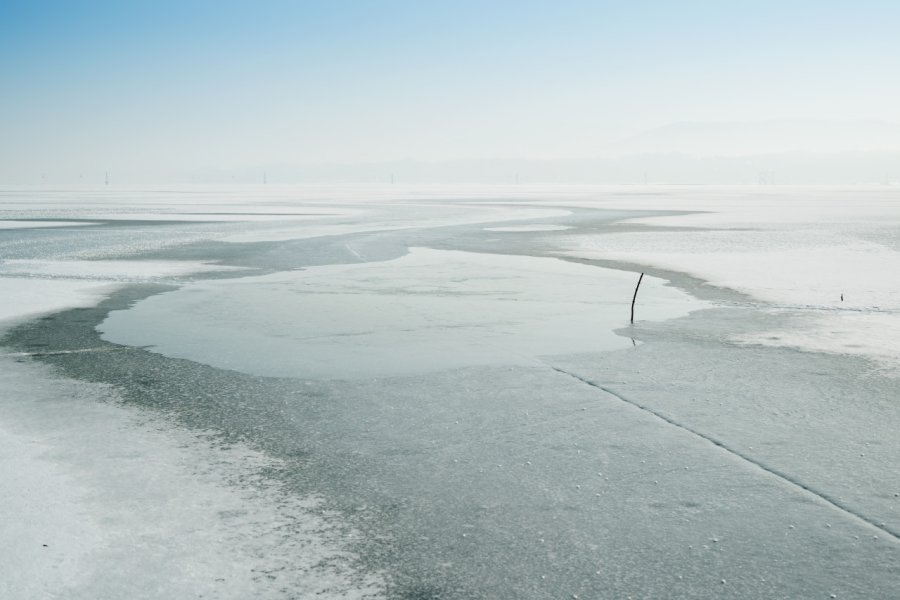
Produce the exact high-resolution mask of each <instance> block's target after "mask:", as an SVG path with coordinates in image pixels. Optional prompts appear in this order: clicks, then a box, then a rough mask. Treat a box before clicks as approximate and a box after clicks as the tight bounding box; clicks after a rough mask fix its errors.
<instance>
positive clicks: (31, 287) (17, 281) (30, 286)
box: [0, 277, 116, 332]
mask: <svg viewBox="0 0 900 600" xmlns="http://www.w3.org/2000/svg"><path fill="white" fill-rule="evenodd" d="M0 285H2V286H3V293H2V294H0V332H2V330H3V327H2V326H3V325H7V326H8V325H9V324H11V323H12V322H15V321H18V320H21V319H23V318H25V317H31V316H36V315H41V314H46V313H51V312H56V311H60V310H65V309H68V308H84V307H88V306H94V305H95V304H97V303H98V302H100V301H101V300H102V299H103V298H104V297H105V296H107V295H108V294H110V293H111V292H112V291H113V290H114V289H115V287H116V286H114V285H111V284H106V285H104V284H98V283H96V282H91V283H87V282H84V281H68V280H63V279H54V280H47V279H27V278H15V277H0Z"/></svg>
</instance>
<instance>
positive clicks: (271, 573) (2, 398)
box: [0, 358, 383, 600]
mask: <svg viewBox="0 0 900 600" xmlns="http://www.w3.org/2000/svg"><path fill="white" fill-rule="evenodd" d="M0 390H2V392H0V505H2V506H3V518H2V519H0V565H2V568H0V570H2V577H0V597H2V598H4V599H9V600H19V599H22V600H24V599H30V598H50V597H61V598H71V599H73V600H75V599H78V600H117V599H120V598H153V599H157V598H197V597H210V598H223V599H224V598H234V599H235V600H238V599H239V600H244V599H246V598H263V599H266V598H284V597H285V593H284V590H290V597H296V598H307V597H309V598H311V597H316V598H350V599H361V598H375V597H380V595H381V590H382V588H383V583H382V582H381V581H380V579H379V578H378V577H377V576H375V575H371V574H369V575H363V574H361V573H359V572H357V571H355V570H354V566H353V556H352V555H351V554H350V553H348V552H347V550H346V549H345V544H344V542H343V540H344V539H345V538H346V536H351V537H352V535H353V531H352V530H351V529H348V528H345V527H342V526H340V525H339V524H335V523H332V522H329V521H328V520H326V519H325V518H323V517H322V516H321V515H320V514H317V510H316V509H317V506H318V503H319V501H318V500H317V499H316V498H312V497H309V498H301V497H296V496H291V495H288V494H286V493H284V492H283V491H282V490H281V489H280V487H279V486H278V485H277V484H276V483H275V482H274V481H269V480H267V479H266V477H265V476H264V475H262V474H261V473H262V472H263V471H270V472H271V471H272V470H277V469H278V468H279V465H278V463H277V461H273V460H272V459H269V458H266V457H265V456H263V455H261V454H260V453H258V452H253V451H251V450H249V449H247V448H246V447H243V446H242V445H240V444H237V445H230V446H229V447H227V448H226V447H217V446H215V445H213V444H211V443H209V442H205V441H203V440H198V439H197V438H196V437H195V436H194V435H193V434H190V433H188V432H185V431H181V430H178V429H174V428H173V427H172V426H171V425H170V424H167V423H166V422H165V421H163V420H160V419H158V418H156V417H154V416H152V415H149V414H146V413H139V412H136V411H134V410H133V409H127V408H124V407H121V406H117V405H116V404H115V401H116V394H115V391H114V390H110V389H109V388H108V387H106V386H103V385H97V384H84V383H78V382H73V381H65V380H59V379H57V378H55V377H54V376H53V374H52V373H51V372H50V370H49V369H48V368H46V367H42V366H39V365H33V364H23V363H16V362H14V361H12V360H11V359H9V358H0Z"/></svg>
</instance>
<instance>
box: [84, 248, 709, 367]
mask: <svg viewBox="0 0 900 600" xmlns="http://www.w3.org/2000/svg"><path fill="white" fill-rule="evenodd" d="M636 281H637V278H636V276H635V275H634V274H632V273H625V272H620V271H613V270H608V269H600V268H596V267H589V266H585V265H580V264H574V263H567V262H565V261H560V260H557V259H548V258H533V257H521V256H501V255H488V254H475V253H469V252H450V251H438V250H430V249H423V248H419V249H414V250H413V251H412V252H411V253H410V254H409V255H407V256H405V257H403V258H400V259H398V260H394V261H388V262H381V263H363V264H353V265H331V266H324V267H315V268H311V269H308V270H305V271H294V272H289V273H278V274H274V275H267V276H263V277H251V278H243V279H239V280H229V281H209V282H198V283H192V284H189V285H187V286H185V287H184V288H182V289H180V290H178V291H175V292H172V293H166V294H162V295H159V296H155V297H152V298H149V299H147V300H144V301H142V302H140V303H138V304H137V305H136V306H135V307H134V308H132V309H130V310H126V311H117V312H113V313H111V314H110V316H109V317H108V318H107V320H106V321H105V322H104V323H103V324H102V325H101V327H100V329H101V331H102V332H103V337H104V339H106V340H109V341H113V342H116V343H120V344H128V345H138V346H146V345H152V346H154V349H155V351H157V352H161V353H163V354H166V355H168V356H174V357H182V358H190V359H192V360H197V361H200V362H204V363H206V364H209V365H212V366H216V367H221V368H228V369H235V370H239V371H244V372H249V373H256V374H260V375H272V376H294V377H309V378H358V377H378V376H390V375H401V374H411V373H418V372H426V371H436V370H441V369H451V368H458V367H464V366H473V365H484V364H534V363H537V362H540V357H542V356H546V355H553V354H562V353H573V352H590V351H598V350H608V349H616V348H624V347H630V346H631V345H632V344H633V341H632V340H630V339H628V338H627V337H622V336H620V335H617V334H615V333H613V329H617V328H620V327H623V326H625V325H627V323H628V318H629V310H630V302H631V298H632V294H633V292H634V286H635V283H636ZM704 306H706V305H705V304H704V303H702V302H700V301H697V300H695V299H692V298H690V297H689V296H687V295H686V294H684V293H682V292H680V291H678V290H676V289H674V288H671V287H666V286H664V285H663V282H662V281H661V280H658V279H653V278H650V277H645V278H644V283H643V285H642V288H641V290H640V297H639V301H638V306H637V318H638V319H665V318H671V317H677V316H682V315H684V314H686V313H687V312H688V311H691V310H696V309H699V308H703V307H704Z"/></svg>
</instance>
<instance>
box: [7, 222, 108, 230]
mask: <svg viewBox="0 0 900 600" xmlns="http://www.w3.org/2000/svg"><path fill="white" fill-rule="evenodd" d="M97 224H98V223H87V222H83V221H79V222H75V221H25V220H15V221H7V220H0V229H43V228H45V227H78V226H81V225H97Z"/></svg>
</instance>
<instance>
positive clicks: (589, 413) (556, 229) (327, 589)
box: [0, 186, 900, 599]
mask: <svg viewBox="0 0 900 600" xmlns="http://www.w3.org/2000/svg"><path fill="white" fill-rule="evenodd" d="M897 267H900V191H898V190H897V189H896V188H893V187H888V186H881V187H858V188H844V189H839V188H794V187H785V188H779V187H774V186H773V187H769V186H759V187H744V188H739V187H733V188H724V187H723V188H717V187H684V186H682V187H671V188H668V187H664V186H643V187H641V186H629V187H621V188H616V187H594V188H591V187H541V186H509V187H481V188H479V187H463V186H459V187H446V188H444V187H422V188H412V187H402V186H380V187H362V186H344V187H340V186H332V187H276V186H257V187H244V188H242V187H231V188H204V187H197V188H183V189H168V190H144V189H138V188H129V189H114V188H102V189H97V188H95V189H88V188H84V189H74V190H73V189H67V190H54V189H40V190H38V189H27V188H18V189H16V188H4V189H0V285H2V286H3V292H4V293H3V300H2V301H0V328H2V331H3V334H4V338H3V342H2V344H3V346H4V348H3V350H2V354H3V356H0V379H2V382H3V384H2V390H3V391H2V394H0V475H2V477H0V481H3V483H0V500H2V502H3V503H4V505H5V506H7V507H11V511H12V513H14V514H16V515H17V518H14V519H7V520H6V521H5V522H4V523H2V524H0V540H7V541H6V542H2V541H0V563H2V564H4V565H7V567H5V568H7V569H8V570H9V573H10V575H9V576H7V577H0V596H2V597H9V598H28V597H41V596H42V595H44V596H51V595H54V594H55V595H58V596H61V597H68V598H85V599H87V598H121V597H135V598H180V597H196V596H200V595H203V596H204V597H215V598H246V597H258V598H296V597H326V598H328V597H331V598H367V597H371V598H374V597H385V598H403V599H431V598H433V599H445V598H446V599H456V598H509V599H514V598H515V599H518V598H541V599H543V598H572V597H577V598H629V597H631V598H635V599H637V598H662V597H666V598H710V599H712V598H830V597H836V598H895V597H900V575H898V573H900V471H898V469H897V468H896V467H897V464H900V463H898V461H900V436H897V435H896V431H897V427H898V425H900V404H898V402H897V399H898V397H900V393H898V392H900V379H898V373H900V371H898V369H900V342H898V340H900V287H898V286H897V284H896V282H895V281H894V280H893V278H892V277H891V276H890V273H893V272H895V271H896V268H897ZM641 272H645V273H646V276H645V277H644V278H643V282H642V284H641V288H640V291H639V293H638V296H637V302H636V321H635V323H634V324H633V325H632V324H629V322H628V316H629V310H630V305H631V299H632V294H633V292H634V286H635V283H636V282H637V277H638V274H639V273H641ZM46 497H52V498H54V501H53V502H51V503H49V504H47V505H46V506H45V510H42V511H36V510H35V509H34V506H35V504H36V503H40V502H41V500H40V498H46ZM8 510H9V509H8ZM110 572H113V573H115V576H109V573H110Z"/></svg>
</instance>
